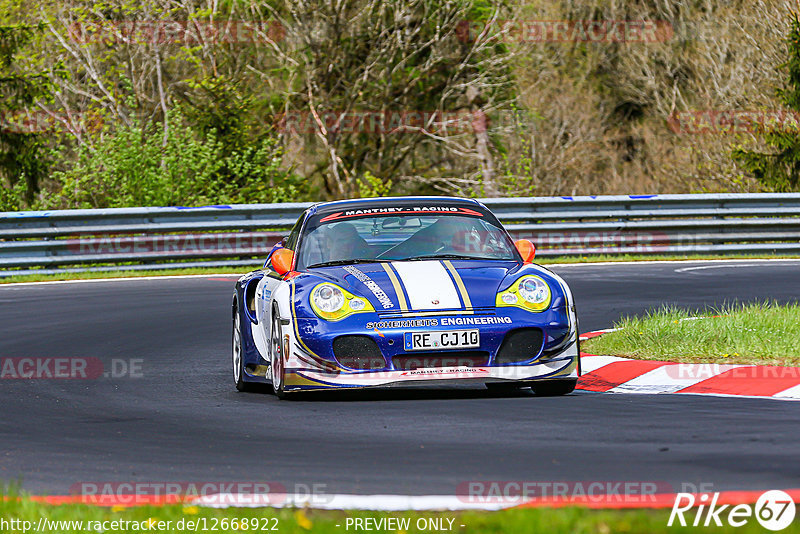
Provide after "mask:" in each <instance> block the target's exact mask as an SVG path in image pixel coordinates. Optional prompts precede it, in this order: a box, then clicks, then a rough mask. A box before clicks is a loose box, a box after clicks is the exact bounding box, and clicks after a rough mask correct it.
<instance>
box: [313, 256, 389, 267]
mask: <svg viewBox="0 0 800 534" xmlns="http://www.w3.org/2000/svg"><path fill="white" fill-rule="evenodd" d="M390 261H392V260H385V259H381V258H356V259H354V260H333V261H323V262H322V263H315V264H314V265H309V266H308V267H306V269H313V268H315V267H333V266H334V265H349V264H351V263H387V262H390Z"/></svg>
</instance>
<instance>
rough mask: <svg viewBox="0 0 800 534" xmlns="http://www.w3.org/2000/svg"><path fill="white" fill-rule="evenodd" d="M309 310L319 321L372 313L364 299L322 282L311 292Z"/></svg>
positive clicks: (371, 308) (334, 285) (372, 310)
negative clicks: (353, 314)
mask: <svg viewBox="0 0 800 534" xmlns="http://www.w3.org/2000/svg"><path fill="white" fill-rule="evenodd" d="M309 300H310V301H311V309H312V310H314V313H316V314H317V316H318V317H320V318H321V319H325V320H326V321H339V320H340V319H344V318H345V317H347V316H348V315H350V314H351V313H363V312H374V311H375V308H374V307H373V306H372V304H370V303H369V301H368V300H367V299H365V298H361V297H357V296H355V295H353V294H352V293H350V292H349V291H347V290H346V289H342V288H341V287H339V286H337V285H336V284H331V283H329V282H323V283H321V284H319V285H317V286H315V287H314V289H312V290H311V298H310V299H309Z"/></svg>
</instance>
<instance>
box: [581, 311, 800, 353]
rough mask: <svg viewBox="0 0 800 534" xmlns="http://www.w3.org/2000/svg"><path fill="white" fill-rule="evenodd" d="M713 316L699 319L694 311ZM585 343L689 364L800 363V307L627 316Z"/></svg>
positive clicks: (586, 347) (587, 348)
mask: <svg viewBox="0 0 800 534" xmlns="http://www.w3.org/2000/svg"><path fill="white" fill-rule="evenodd" d="M698 315H706V316H708V315H710V316H717V317H707V318H704V319H699V320H687V319H688V318H690V317H692V316H698ZM614 327H615V328H618V329H619V330H618V331H616V332H611V333H609V334H605V335H603V336H600V337H599V338H595V339H591V340H589V341H587V342H586V343H584V344H583V345H582V346H581V350H583V351H584V352H588V353H590V354H603V355H609V356H626V357H628V358H636V359H646V360H667V361H673V362H687V363H699V362H703V363H742V364H759V365H786V366H800V306H797V305H779V304H776V303H759V304H740V305H731V306H725V307H723V308H722V309H720V310H715V311H711V312H708V311H707V312H702V313H692V312H688V311H684V310H678V309H675V308H663V309H660V310H656V311H651V312H649V313H648V314H647V315H646V316H645V317H642V318H635V317H628V318H625V319H623V320H621V321H619V322H618V323H617V324H615V325H614Z"/></svg>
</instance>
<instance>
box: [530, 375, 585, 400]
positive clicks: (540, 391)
mask: <svg viewBox="0 0 800 534" xmlns="http://www.w3.org/2000/svg"><path fill="white" fill-rule="evenodd" d="M577 383H578V379H577V378H571V379H568V380H543V381H541V382H534V383H533V384H531V389H533V392H534V393H535V394H536V395H537V396H539V397H558V396H561V395H567V394H569V393H572V392H573V391H575V385H576V384H577Z"/></svg>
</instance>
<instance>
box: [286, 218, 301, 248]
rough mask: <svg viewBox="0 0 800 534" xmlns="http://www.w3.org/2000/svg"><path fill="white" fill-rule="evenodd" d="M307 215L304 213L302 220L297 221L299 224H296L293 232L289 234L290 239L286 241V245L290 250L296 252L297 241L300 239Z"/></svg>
mask: <svg viewBox="0 0 800 534" xmlns="http://www.w3.org/2000/svg"><path fill="white" fill-rule="evenodd" d="M305 216H306V214H305V213H303V214H302V215H301V216H300V218H298V219H297V222H296V223H294V226H293V227H292V230H291V232H289V239H287V240H286V245H284V246H285V247H286V248H288V249H289V250H295V248H296V247H297V240H298V239H299V238H300V229H301V228H302V226H303V219H305Z"/></svg>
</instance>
